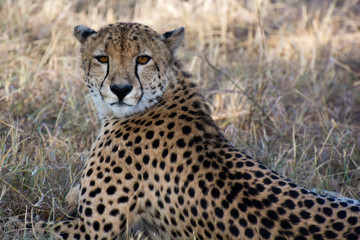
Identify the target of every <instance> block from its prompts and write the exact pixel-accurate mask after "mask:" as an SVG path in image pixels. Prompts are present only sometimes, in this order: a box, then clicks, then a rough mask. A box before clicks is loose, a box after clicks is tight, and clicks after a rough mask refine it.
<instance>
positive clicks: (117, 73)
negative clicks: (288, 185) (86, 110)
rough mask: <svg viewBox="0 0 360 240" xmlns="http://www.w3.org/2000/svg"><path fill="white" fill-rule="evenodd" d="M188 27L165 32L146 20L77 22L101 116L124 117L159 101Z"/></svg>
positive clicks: (84, 57) (88, 72)
mask: <svg viewBox="0 0 360 240" xmlns="http://www.w3.org/2000/svg"><path fill="white" fill-rule="evenodd" d="M183 35H184V29H183V28H179V29H176V30H174V31H170V32H167V33H165V34H163V35H159V34H157V33H156V32H154V31H153V30H151V29H150V28H148V27H147V26H144V25H140V24H131V25H128V24H121V23H119V24H115V25H108V26H107V27H104V28H102V29H100V30H99V31H98V32H95V31H94V30H92V29H90V28H88V27H85V26H82V25H80V26H77V27H75V36H76V38H77V39H78V40H79V41H80V43H81V44H82V46H81V53H82V65H83V69H84V70H85V79H86V82H87V86H88V87H89V89H90V94H91V96H92V98H93V101H94V104H95V106H96V108H97V110H98V114H99V116H100V118H101V119H103V118H108V117H118V118H124V117H127V116H131V115H133V114H136V113H139V112H142V111H144V110H146V109H148V108H149V107H151V106H153V105H154V104H156V102H157V100H158V99H159V98H160V97H161V96H162V95H163V93H164V91H165V90H166V88H167V86H168V84H169V81H170V80H171V79H172V78H171V76H172V64H173V57H174V54H175V51H176V49H177V47H178V46H179V44H180V42H181V40H182V39H183Z"/></svg>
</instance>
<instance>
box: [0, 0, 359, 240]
mask: <svg viewBox="0 0 360 240" xmlns="http://www.w3.org/2000/svg"><path fill="white" fill-rule="evenodd" d="M314 2H315V1H314ZM0 6H1V8H0V39H1V41H0V54H1V56H2V58H1V60H0V63H1V64H0V171H1V173H0V176H1V179H0V189H1V194H0V217H4V216H10V215H21V214H26V213H27V214H28V216H31V215H32V216H33V217H34V218H35V219H37V218H38V219H57V218H61V217H62V216H63V214H62V212H63V211H64V210H65V207H66V206H65V195H66V193H67V192H68V191H69V189H70V188H71V187H72V186H74V185H76V184H77V183H78V180H79V176H80V175H81V170H82V168H83V166H84V161H85V159H86V157H87V156H88V151H89V149H90V146H91V143H92V142H93V141H94V139H95V138H96V135H97V130H98V128H99V122H98V120H97V117H96V113H95V110H94V107H93V106H92V103H91V101H90V99H89V97H88V96H87V95H86V93H87V89H86V86H85V82H84V81H83V79H82V71H81V70H80V67H79V65H80V63H79V59H80V58H79V53H78V44H77V43H76V40H75V38H74V37H73V35H72V30H73V27H74V26H75V25H78V24H86V25H87V26H90V27H92V28H94V29H98V28H99V27H100V26H103V25H105V24H107V23H112V22H116V21H136V22H140V23H144V24H147V25H149V26H151V27H152V28H154V29H156V30H157V31H159V32H162V31H166V30H168V29H175V28H177V27H180V26H183V27H185V29H186V33H185V46H183V47H182V48H181V49H180V52H179V56H180V57H182V58H183V59H184V60H183V62H184V64H185V66H186V68H187V69H188V71H189V72H191V73H192V74H193V80H194V82H196V83H198V84H199V85H200V86H201V90H202V93H203V94H204V95H205V96H206V98H207V100H208V101H209V103H210V105H211V107H212V111H213V117H214V119H216V122H217V123H218V125H219V126H220V127H221V128H222V130H223V131H224V132H225V135H226V136H227V138H228V139H230V140H231V141H232V142H233V143H234V145H236V146H237V147H238V148H240V149H241V150H244V151H246V152H247V153H248V154H249V155H251V156H253V157H254V158H256V159H258V160H260V161H262V162H264V163H265V164H266V165H267V166H269V167H271V168H273V169H275V170H276V171H277V172H279V173H280V174H281V175H284V176H286V177H288V178H290V179H292V180H294V182H296V183H297V184H299V185H301V186H304V187H306V188H310V189H313V188H316V189H318V191H323V190H327V191H335V192H340V193H341V194H342V195H344V196H347V197H351V198H355V199H360V189H359V187H358V186H359V180H360V170H359V166H360V148H359V145H360V126H359V122H360V95H359V94H358V93H359V90H360V60H359V57H358V56H359V55H360V41H359V39H360V5H359V3H357V2H356V1H337V2H332V1H327V0H324V1H316V3H312V2H311V1H310V2H309V1H281V2H279V1H271V3H270V1H232V0H228V1H225V2H224V1H206V0H202V1H200V0H196V1H191V2H187V1H183V2H178V1H170V0H162V1H158V2H155V1H137V2H135V1H122V3H121V4H118V3H117V1H106V2H105V1H103V2H102V1H100V2H98V1H81V0H78V1H60V0H57V1H50V0H45V1H35V0H29V1H20V0H17V1H3V2H2V3H0ZM154 12H156V13H157V14H156V15H154V14H153V13H154ZM159 13H160V14H159ZM54 213H55V214H54ZM12 234H16V233H12ZM1 237H3V238H4V239H12V237H13V235H11V234H5V235H4V236H1ZM17 237H18V238H20V237H23V238H26V236H23V235H21V236H17Z"/></svg>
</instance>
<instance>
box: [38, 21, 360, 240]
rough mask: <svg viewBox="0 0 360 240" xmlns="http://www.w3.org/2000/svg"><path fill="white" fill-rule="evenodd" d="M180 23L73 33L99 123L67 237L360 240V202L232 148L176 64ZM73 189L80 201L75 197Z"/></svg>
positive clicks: (57, 230) (52, 226)
mask: <svg viewBox="0 0 360 240" xmlns="http://www.w3.org/2000/svg"><path fill="white" fill-rule="evenodd" d="M184 31H185V30H184V28H178V29H176V30H173V31H169V32H166V33H164V34H158V33H157V32H155V31H154V30H152V29H151V28H149V27H147V26H144V25H141V24H137V23H116V24H110V25H108V26H105V27H103V28H101V29H100V30H99V31H95V30H92V29H90V28H88V27H86V26H83V25H80V26H77V27H75V29H74V32H75V37H76V38H77V39H78V40H79V42H80V43H81V59H82V68H83V69H84V72H85V80H86V84H87V87H88V88H89V91H90V95H91V97H92V99H93V102H94V105H95V107H96V109H97V112H98V115H99V118H100V119H101V125H102V127H101V130H100V133H99V135H98V138H97V140H96V141H95V142H94V143H93V146H92V149H91V151H90V156H89V158H88V160H87V162H86V166H85V169H84V171H83V174H82V177H81V183H80V187H79V190H78V192H77V193H76V194H78V196H76V197H74V199H78V200H77V206H78V207H77V216H76V217H75V218H74V219H72V220H68V221H62V222H47V223H44V222H39V223H37V226H38V228H41V229H45V230H46V231H52V232H53V233H54V234H57V235H58V236H61V237H62V238H63V239H87V240H88V239H102V240H106V239H116V238H118V237H120V238H126V236H127V234H128V233H129V232H132V231H138V230H140V231H143V232H144V236H147V237H148V238H149V239H194V238H196V239H219V240H225V239H227V240H229V239H273V240H285V239H296V240H303V239H304V240H306V239H317V240H320V239H348V240H356V239H359V238H360V205H357V204H355V203H350V202H347V201H344V200H340V199H337V198H334V197H329V196H324V195H318V194H316V193H313V192H311V191H309V190H306V189H304V188H302V187H299V186H297V185H296V184H294V183H293V182H291V181H290V180H288V179H286V178H284V177H282V176H280V175H279V174H277V173H276V172H275V171H273V170H271V169H269V168H268V167H266V166H264V165H263V164H262V163H261V162H259V161H256V160H254V159H253V158H251V157H250V156H248V155H246V154H245V153H244V152H241V151H239V150H238V149H236V148H235V147H234V146H233V145H232V144H231V143H230V142H229V141H228V140H227V139H225V137H224V135H223V134H222V133H221V131H220V129H219V128H218V127H217V126H216V124H215V123H214V121H213V119H212V118H211V113H210V109H209V107H208V105H207V103H206V102H205V100H204V98H203V97H202V96H201V95H200V94H199V92H198V90H197V88H196V85H195V84H193V83H191V75H190V74H188V73H187V72H185V71H184V70H183V69H182V66H181V64H180V63H179V60H178V59H177V58H176V50H177V49H178V47H179V46H180V44H181V42H182V40H183V37H184ZM76 194H75V195H76Z"/></svg>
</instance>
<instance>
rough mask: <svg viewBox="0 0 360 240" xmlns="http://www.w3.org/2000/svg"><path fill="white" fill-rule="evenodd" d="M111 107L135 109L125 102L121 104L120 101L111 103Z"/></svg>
mask: <svg viewBox="0 0 360 240" xmlns="http://www.w3.org/2000/svg"><path fill="white" fill-rule="evenodd" d="M110 106H119V107H122V106H127V107H133V105H130V104H127V103H124V102H120V101H117V102H113V103H110Z"/></svg>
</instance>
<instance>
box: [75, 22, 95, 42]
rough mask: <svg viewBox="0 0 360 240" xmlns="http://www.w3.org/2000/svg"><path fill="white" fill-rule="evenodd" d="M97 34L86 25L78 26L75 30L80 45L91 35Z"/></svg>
mask: <svg viewBox="0 0 360 240" xmlns="http://www.w3.org/2000/svg"><path fill="white" fill-rule="evenodd" d="M95 33H96V32H95V31H94V30H92V29H91V28H88V27H87V26H84V25H78V26H76V27H75V28H74V35H75V37H76V38H77V40H79V42H80V43H84V42H85V40H86V39H87V38H88V37H89V36H90V35H92V34H95Z"/></svg>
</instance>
